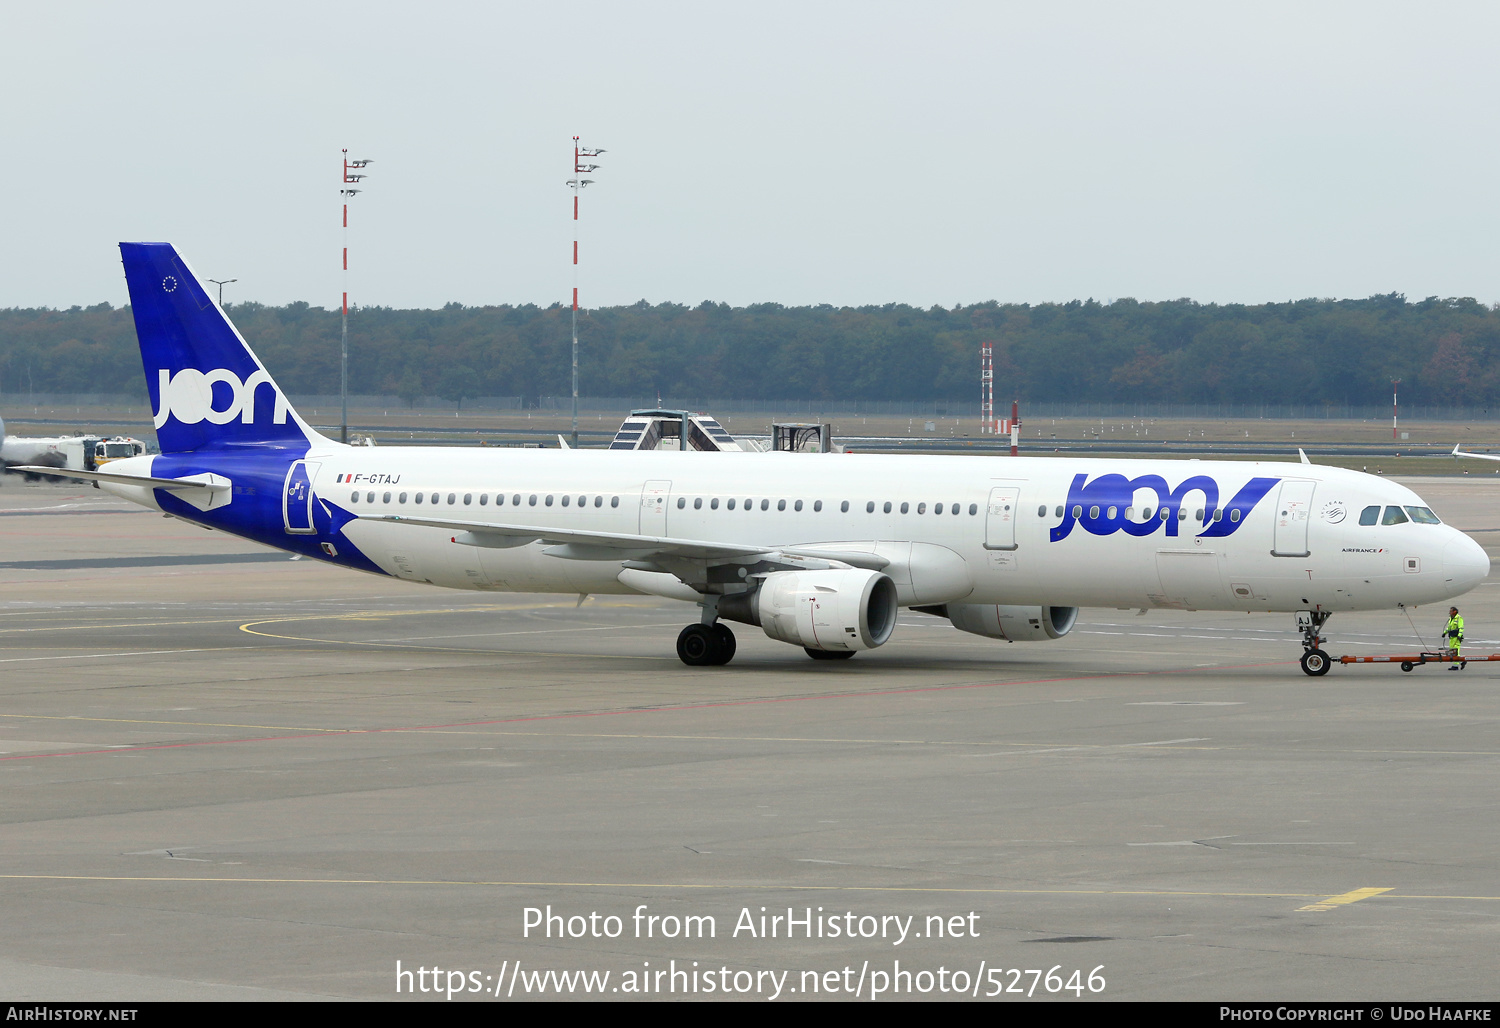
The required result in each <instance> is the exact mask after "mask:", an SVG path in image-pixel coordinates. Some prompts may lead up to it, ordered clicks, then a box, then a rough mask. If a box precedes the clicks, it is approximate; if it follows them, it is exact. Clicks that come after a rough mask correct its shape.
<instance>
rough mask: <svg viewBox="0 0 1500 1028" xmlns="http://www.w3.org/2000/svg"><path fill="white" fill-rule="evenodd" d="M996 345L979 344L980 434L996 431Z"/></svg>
mask: <svg viewBox="0 0 1500 1028" xmlns="http://www.w3.org/2000/svg"><path fill="white" fill-rule="evenodd" d="M994 358H995V347H994V344H993V343H980V344H979V434H980V435H987V434H990V433H992V432H994V431H995V360H994Z"/></svg>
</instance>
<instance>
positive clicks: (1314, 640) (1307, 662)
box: [1297, 610, 1333, 675]
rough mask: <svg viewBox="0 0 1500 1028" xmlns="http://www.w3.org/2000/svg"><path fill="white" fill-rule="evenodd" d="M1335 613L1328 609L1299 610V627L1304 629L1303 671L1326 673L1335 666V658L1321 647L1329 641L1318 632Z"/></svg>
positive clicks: (1317, 673) (1305, 672)
mask: <svg viewBox="0 0 1500 1028" xmlns="http://www.w3.org/2000/svg"><path fill="white" fill-rule="evenodd" d="M1332 616H1333V614H1332V612H1331V611H1327V610H1299V611H1297V627H1298V628H1299V629H1300V630H1301V631H1302V671H1303V673H1304V674H1308V675H1326V674H1328V669H1329V668H1330V667H1332V666H1333V658H1332V657H1330V656H1329V655H1328V653H1327V651H1325V650H1322V649H1319V646H1321V644H1323V643H1325V642H1327V641H1328V640H1327V639H1324V638H1322V637H1321V636H1320V635H1319V634H1318V633H1319V632H1321V631H1322V630H1323V623H1324V622H1325V621H1327V620H1328V619H1329V618H1330V617H1332Z"/></svg>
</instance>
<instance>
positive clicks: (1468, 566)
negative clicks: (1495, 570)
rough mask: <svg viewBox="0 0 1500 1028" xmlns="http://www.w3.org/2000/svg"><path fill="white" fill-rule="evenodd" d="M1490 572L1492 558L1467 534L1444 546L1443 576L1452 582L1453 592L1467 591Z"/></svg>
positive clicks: (1456, 593)
mask: <svg viewBox="0 0 1500 1028" xmlns="http://www.w3.org/2000/svg"><path fill="white" fill-rule="evenodd" d="M1489 573H1490V558H1489V556H1488V555H1487V554H1486V553H1485V552H1484V548H1483V547H1481V546H1480V545H1479V544H1478V543H1476V542H1475V541H1474V540H1473V539H1470V538H1469V537H1468V536H1466V535H1459V537H1458V538H1457V539H1454V540H1453V541H1452V542H1450V543H1449V544H1448V545H1447V546H1445V547H1443V578H1444V579H1447V580H1449V581H1451V582H1452V586H1453V593H1452V595H1454V596H1457V595H1458V594H1459V593H1466V592H1468V591H1469V590H1470V589H1472V588H1474V587H1475V586H1476V585H1478V584H1479V583H1480V582H1483V581H1484V580H1485V579H1486V578H1487V577H1489Z"/></svg>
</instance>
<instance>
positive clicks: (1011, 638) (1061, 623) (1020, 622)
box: [912, 603, 1078, 642]
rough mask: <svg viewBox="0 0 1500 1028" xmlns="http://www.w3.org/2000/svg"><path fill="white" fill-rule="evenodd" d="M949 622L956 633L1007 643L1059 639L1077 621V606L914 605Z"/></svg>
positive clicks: (917, 608) (1071, 628) (1070, 629)
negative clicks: (1002, 640) (957, 631)
mask: <svg viewBox="0 0 1500 1028" xmlns="http://www.w3.org/2000/svg"><path fill="white" fill-rule="evenodd" d="M912 609H913V610H920V611H921V612H922V613H924V614H936V615H937V616H938V617H944V618H947V619H948V620H949V621H951V622H953V627H954V628H956V629H958V630H959V631H960V632H968V633H969V634H971V635H982V636H984V637H985V638H987V639H1004V640H1005V641H1007V642H1041V641H1043V640H1046V639H1061V638H1062V637H1063V636H1065V635H1067V634H1068V633H1069V632H1070V631H1072V630H1073V624H1074V622H1076V621H1077V620H1078V608H1077V607H1006V606H1002V605H998V604H994V603H944V604H939V605H938V606H935V607H914V608H912Z"/></svg>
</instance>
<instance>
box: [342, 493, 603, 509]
mask: <svg viewBox="0 0 1500 1028" xmlns="http://www.w3.org/2000/svg"><path fill="white" fill-rule="evenodd" d="M392 497H394V501H395V502H396V503H405V502H407V499H408V494H407V493H391V492H385V493H382V494H381V496H380V502H381V503H390V502H392ZM410 497H411V499H412V501H413V502H414V503H422V502H424V501H425V502H428V503H431V504H432V505H433V506H436V505H438V504H439V503H442V502H443V494H442V493H412V494H410ZM539 499H540V500H541V502H542V506H544V507H550V506H552V504H553V503H554V502H555V501H556V499H557V498H556V496H555V495H553V494H550V493H549V494H548V495H547V496H546V497H542V496H541V495H540V494H538V493H532V494H531V495H530V496H529V497H526V498H524V502H525V504H526V505H527V506H530V507H535V506H536V505H537V502H538V500H539ZM349 502H350V503H359V502H360V494H359V493H358V492H357V491H356V492H354V493H352V494H351V495H350V496H349ZM364 502H365V503H374V502H375V494H374V493H373V492H367V493H365V494H364ZM458 502H459V494H458V493H449V494H448V503H449V505H454V504H457V503H458ZM473 502H474V494H473V493H464V494H463V503H464V504H466V505H468V504H472V503H473ZM489 502H490V494H489V493H480V494H479V506H481V507H484V506H487V505H488V504H489ZM522 503H523V497H522V495H521V494H520V493H513V494H512V495H511V498H510V505H511V506H512V507H519V506H521V505H522ZM572 505H574V504H573V496H572V494H571V493H570V494H568V495H566V496H564V497H563V498H562V503H561V506H564V507H567V506H572ZM609 505H610V506H611V507H618V506H619V505H620V498H619V497H618V496H612V497H610V498H609ZM495 506H497V507H503V506H505V494H504V493H496V494H495ZM576 506H579V507H588V506H594V507H603V506H604V497H603V496H597V495H596V496H594V497H593V499H592V503H591V502H590V498H589V497H588V496H587V495H581V496H579V497H578V502H577V504H576Z"/></svg>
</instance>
